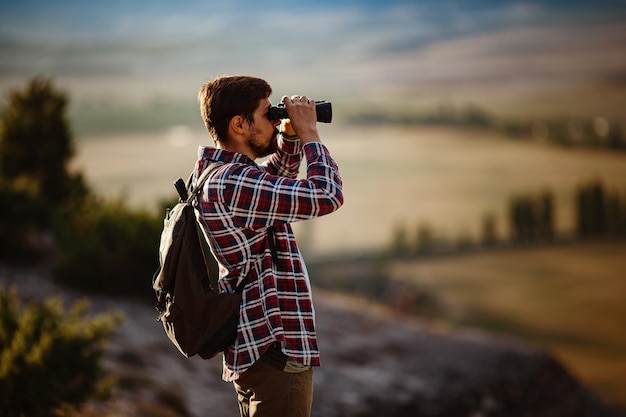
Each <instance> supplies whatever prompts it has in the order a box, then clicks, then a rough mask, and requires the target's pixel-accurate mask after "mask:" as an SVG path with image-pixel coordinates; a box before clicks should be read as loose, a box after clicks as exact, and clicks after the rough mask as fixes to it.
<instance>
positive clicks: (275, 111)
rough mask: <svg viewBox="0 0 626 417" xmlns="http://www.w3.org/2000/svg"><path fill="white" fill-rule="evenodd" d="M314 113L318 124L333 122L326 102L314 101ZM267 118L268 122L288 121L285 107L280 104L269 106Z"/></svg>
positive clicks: (329, 106) (330, 108) (331, 113)
mask: <svg viewBox="0 0 626 417" xmlns="http://www.w3.org/2000/svg"><path fill="white" fill-rule="evenodd" d="M315 112H316V114H317V121H318V122H322V123H330V122H331V121H332V120H333V108H332V106H331V104H330V103H329V102H328V101H324V100H320V101H316V102H315ZM267 118H268V119H270V120H279V119H289V114H287V109H286V108H285V105H284V104H283V103H280V104H279V105H278V106H271V107H270V108H269V111H268V112H267Z"/></svg>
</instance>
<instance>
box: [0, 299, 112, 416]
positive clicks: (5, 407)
mask: <svg viewBox="0 0 626 417" xmlns="http://www.w3.org/2000/svg"><path fill="white" fill-rule="evenodd" d="M86 309H87V304H86V303H85V302H79V303H76V304H74V305H73V306H72V307H71V309H70V310H69V311H68V312H67V313H66V312H64V310H63V307H62V305H61V302H60V301H59V300H54V299H48V300H46V301H45V302H44V303H40V304H37V303H32V304H29V305H27V306H25V307H23V306H21V305H20V302H19V300H18V298H17V295H16V293H15V292H14V291H10V292H7V291H5V290H4V289H2V288H0V353H1V355H0V415H2V416H4V417H23V416H39V417H48V416H51V417H52V416H57V415H59V413H60V410H68V409H71V408H75V407H77V406H79V405H81V404H82V403H83V402H85V401H86V400H87V399H89V398H91V397H93V396H95V395H97V394H101V393H102V392H103V391H104V390H106V387H107V382H110V378H107V377H106V375H105V374H104V371H103V369H102V368H101V365H100V363H101V358H102V355H103V353H104V344H105V342H106V340H107V339H108V337H109V335H110V334H111V333H112V331H113V330H114V328H115V327H116V325H117V324H118V323H119V322H120V320H121V318H120V316H117V315H112V314H106V315H105V314H103V315H100V316H96V317H92V318H87V317H85V313H86Z"/></svg>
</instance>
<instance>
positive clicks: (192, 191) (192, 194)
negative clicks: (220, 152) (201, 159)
mask: <svg viewBox="0 0 626 417" xmlns="http://www.w3.org/2000/svg"><path fill="white" fill-rule="evenodd" d="M222 165H224V162H222V161H217V162H212V163H210V164H209V166H207V167H206V168H204V171H202V174H200V177H198V180H197V181H196V184H195V185H194V184H193V183H192V181H193V172H192V173H191V175H190V176H189V181H188V182H187V188H188V190H189V193H188V195H189V197H188V198H187V200H186V201H187V203H190V202H191V201H192V200H193V199H194V198H196V197H197V196H198V193H199V192H200V191H201V190H202V187H204V183H205V182H206V181H207V179H209V175H211V174H212V173H213V171H215V170H216V169H217V168H219V167H221V166H222Z"/></svg>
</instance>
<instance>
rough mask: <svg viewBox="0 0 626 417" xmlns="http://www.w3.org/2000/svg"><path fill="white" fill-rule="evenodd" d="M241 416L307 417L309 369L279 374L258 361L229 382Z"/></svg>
mask: <svg viewBox="0 0 626 417" xmlns="http://www.w3.org/2000/svg"><path fill="white" fill-rule="evenodd" d="M233 385H234V387H235V391H236V392H237V397H238V400H239V413H240V414H241V417H309V416H310V415H311V404H312V402H313V369H312V368H311V369H308V370H307V371H304V372H300V373H289V372H283V371H280V370H279V369H277V368H275V367H273V366H271V365H268V364H267V363H265V362H264V361H262V360H258V361H256V362H255V363H254V365H252V367H250V369H248V370H247V371H246V372H244V373H243V374H241V375H240V376H239V379H237V380H236V381H234V382H233Z"/></svg>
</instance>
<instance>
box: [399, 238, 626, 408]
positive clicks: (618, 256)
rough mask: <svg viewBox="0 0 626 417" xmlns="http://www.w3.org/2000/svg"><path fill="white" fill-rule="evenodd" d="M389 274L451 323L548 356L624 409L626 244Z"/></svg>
mask: <svg viewBox="0 0 626 417" xmlns="http://www.w3.org/2000/svg"><path fill="white" fill-rule="evenodd" d="M391 271H392V272H391V275H392V276H393V278H394V279H398V280H402V281H403V282H407V281H408V282H410V283H412V284H414V285H417V286H418V287H419V288H421V289H422V290H424V291H428V292H429V293H431V295H433V296H434V297H436V298H437V299H438V300H439V301H440V302H441V303H442V304H443V305H444V306H445V307H444V310H447V311H448V319H449V320H450V321H451V322H453V323H457V324H461V325H464V326H468V325H469V326H478V327H481V328H484V329H488V330H491V331H497V332H503V333H505V334H508V335H514V336H516V337H521V338H523V339H526V340H530V341H532V342H533V343H537V344H539V345H540V346H543V347H545V348H548V349H549V350H550V351H552V352H553V353H555V354H556V356H557V357H558V358H559V359H560V360H561V361H562V362H563V363H564V364H565V365H566V366H567V367H568V369H570V370H571V371H572V372H573V373H574V374H575V375H577V376H578V377H580V378H581V379H582V380H583V381H584V382H585V383H587V384H588V385H590V386H591V387H592V388H593V389H594V390H595V391H596V392H597V393H599V394H600V395H601V396H602V397H604V399H605V400H607V401H610V402H612V403H620V404H622V405H626V333H624V317H626V304H625V303H624V294H626V242H623V241H622V242H602V243H600V242H595V243H578V244H572V245H562V246H551V247H536V248H525V249H512V250H503V251H486V252H483V253H476V254H467V255H464V256H455V257H444V258H431V259H419V260H416V261H396V262H394V263H393V264H392V269H391Z"/></svg>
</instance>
